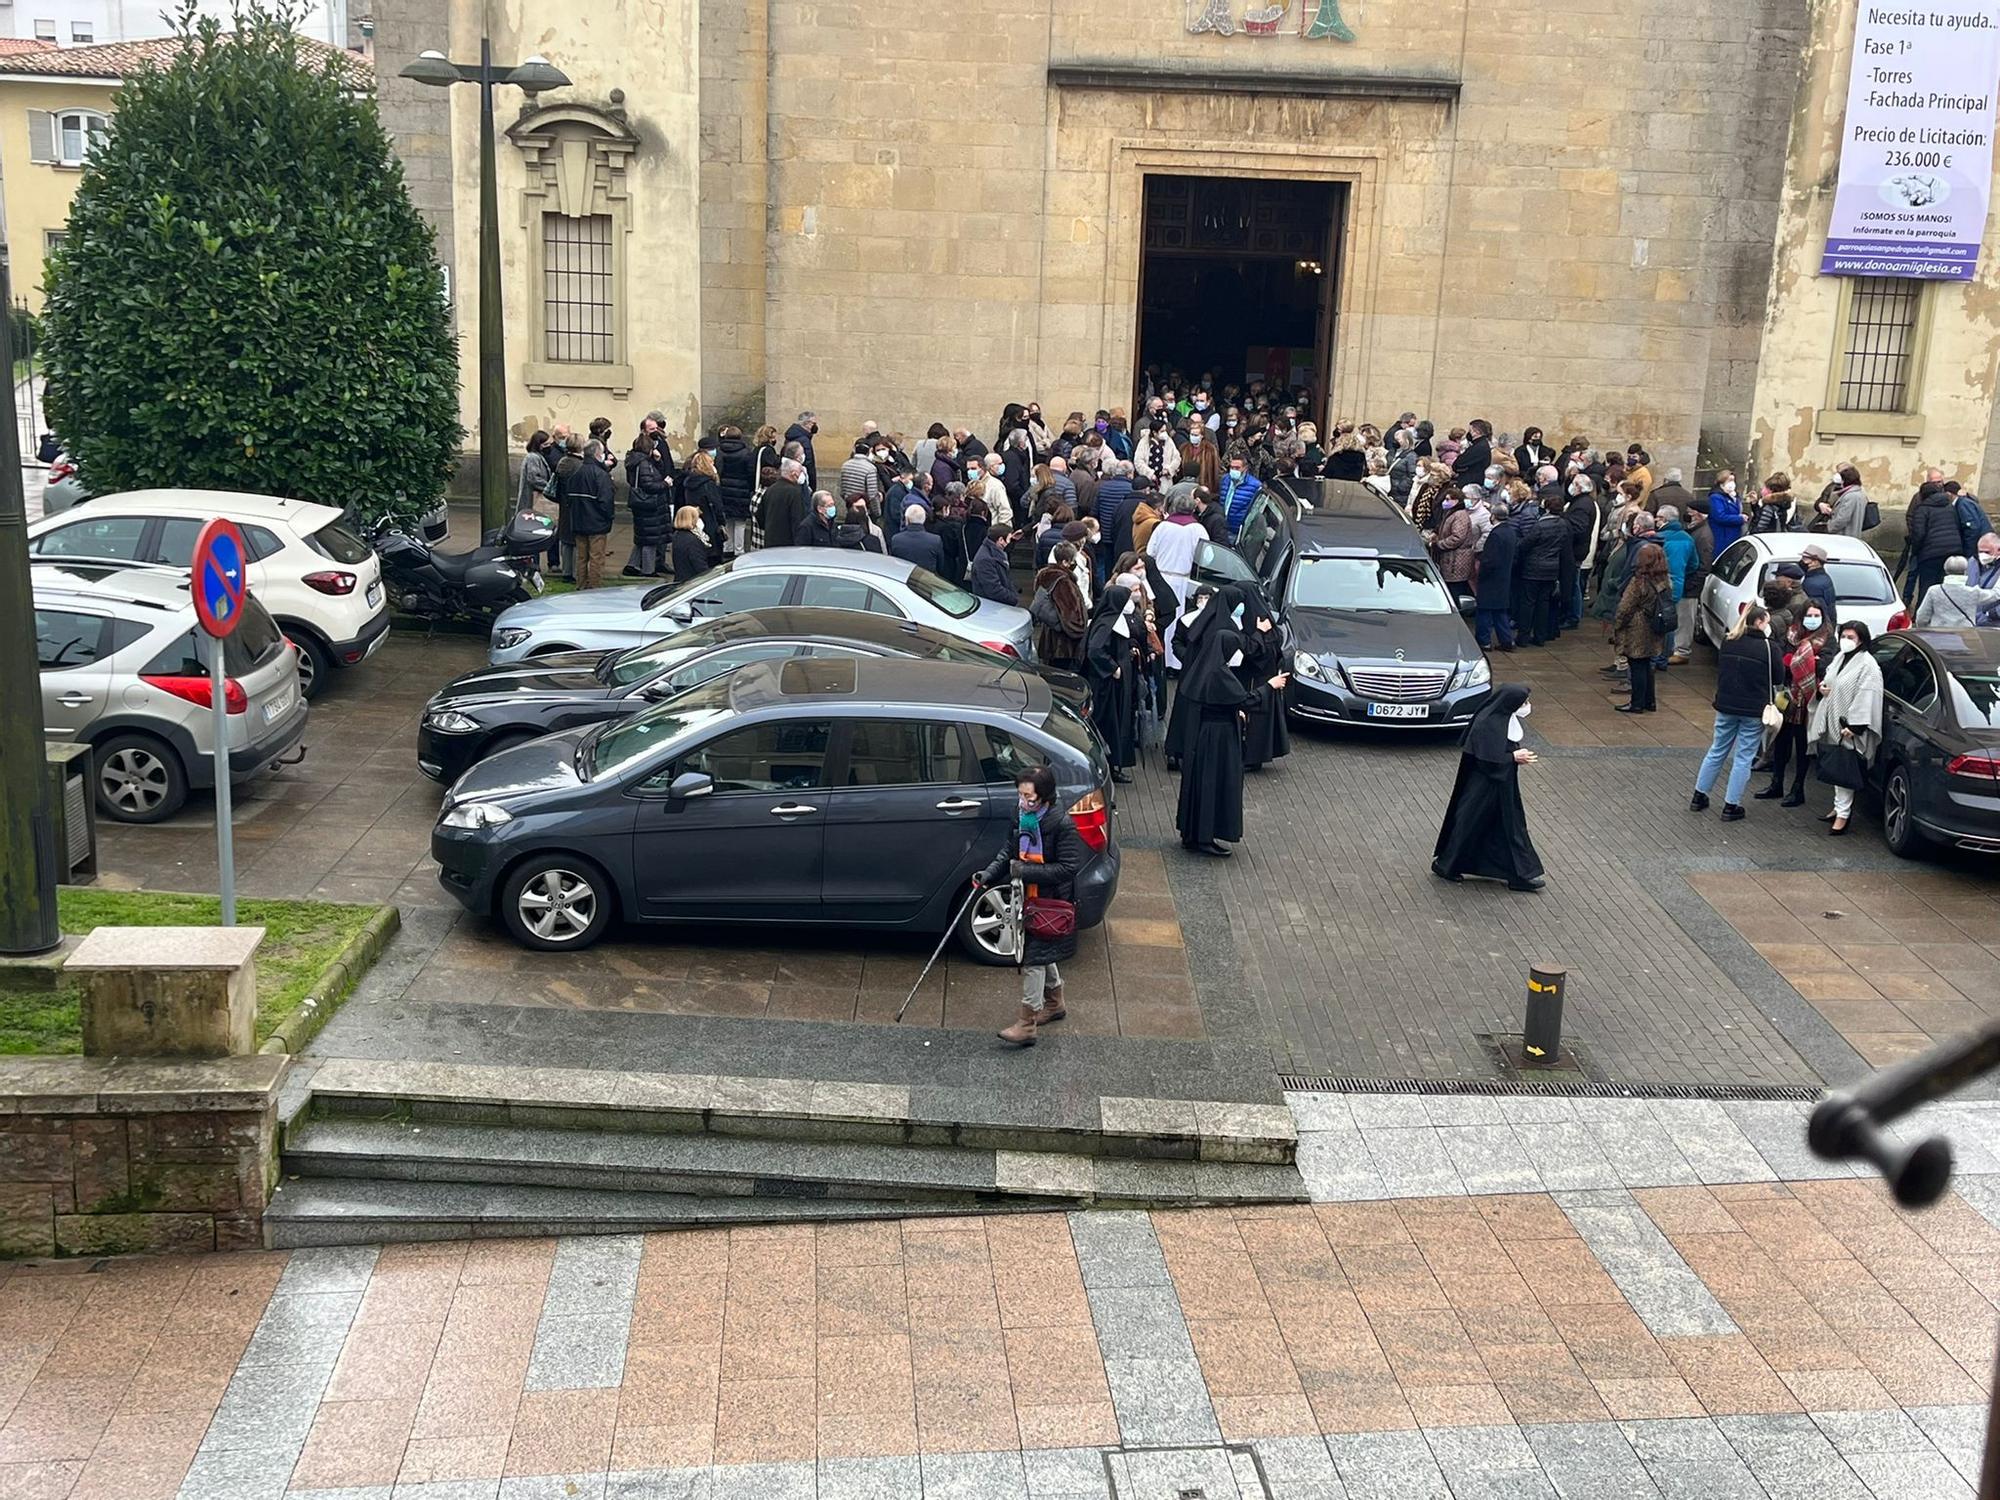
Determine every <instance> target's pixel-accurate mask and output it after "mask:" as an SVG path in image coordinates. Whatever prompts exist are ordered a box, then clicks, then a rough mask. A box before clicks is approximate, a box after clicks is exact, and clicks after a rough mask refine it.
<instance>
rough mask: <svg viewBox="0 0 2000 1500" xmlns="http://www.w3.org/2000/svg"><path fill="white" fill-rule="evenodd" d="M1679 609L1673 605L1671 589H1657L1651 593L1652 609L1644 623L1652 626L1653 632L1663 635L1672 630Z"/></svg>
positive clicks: (1677, 618)
mask: <svg viewBox="0 0 2000 1500" xmlns="http://www.w3.org/2000/svg"><path fill="white" fill-rule="evenodd" d="M1679 614H1680V612H1679V610H1678V609H1677V608H1676V607H1675V605H1674V601H1673V597H1672V590H1670V589H1658V590H1656V591H1655V592H1654V594H1653V611H1652V613H1651V614H1650V615H1649V616H1647V620H1646V623H1647V624H1649V625H1651V626H1652V627H1653V634H1654V635H1658V636H1665V635H1668V634H1670V633H1671V632H1672V631H1673V628H1674V626H1675V624H1676V623H1678V620H1679Z"/></svg>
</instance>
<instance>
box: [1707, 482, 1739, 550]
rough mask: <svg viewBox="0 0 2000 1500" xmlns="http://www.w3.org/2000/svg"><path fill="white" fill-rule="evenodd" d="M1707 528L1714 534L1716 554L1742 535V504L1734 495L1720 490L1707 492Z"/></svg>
mask: <svg viewBox="0 0 2000 1500" xmlns="http://www.w3.org/2000/svg"><path fill="white" fill-rule="evenodd" d="M1708 529H1709V531H1710V532H1711V533H1713V534H1714V536H1715V550H1716V554H1717V555H1718V556H1720V555H1721V552H1722V549H1723V548H1724V547H1727V546H1729V545H1730V544H1731V543H1733V542H1734V541H1735V540H1736V539H1737V538H1738V537H1740V536H1742V535H1743V506H1742V504H1741V503H1740V502H1739V501H1738V500H1737V498H1736V497H1735V496H1734V495H1725V494H1723V493H1722V491H1721V490H1710V491H1709V492H1708Z"/></svg>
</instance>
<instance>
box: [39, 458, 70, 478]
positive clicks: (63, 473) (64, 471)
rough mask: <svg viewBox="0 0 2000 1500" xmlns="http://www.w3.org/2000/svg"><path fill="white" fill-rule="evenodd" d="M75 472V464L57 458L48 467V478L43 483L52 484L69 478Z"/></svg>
mask: <svg viewBox="0 0 2000 1500" xmlns="http://www.w3.org/2000/svg"><path fill="white" fill-rule="evenodd" d="M75 472H76V465H75V464H73V463H70V462H68V461H67V460H65V459H60V458H59V459H57V460H56V461H55V462H54V463H52V464H50V465H49V477H48V479H47V480H46V481H45V483H48V484H54V483H56V481H58V480H61V479H67V478H69V476H70V475H72V474H74V473H75Z"/></svg>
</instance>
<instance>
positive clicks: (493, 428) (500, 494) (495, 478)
mask: <svg viewBox="0 0 2000 1500" xmlns="http://www.w3.org/2000/svg"><path fill="white" fill-rule="evenodd" d="M493 82H494V79H493V43H492V42H491V41H490V40H488V39H487V38H486V37H481V38H480V39H479V525H480V530H481V532H482V534H483V533H485V532H487V531H491V530H493V529H495V528H496V527H500V526H505V525H506V524H507V511H508V504H509V498H510V497H509V496H508V493H507V356H506V350H507V325H506V322H505V320H504V319H503V317H502V316H501V306H500V187H499V180H498V179H499V167H498V164H497V163H496V162H495V161H494V143H493Z"/></svg>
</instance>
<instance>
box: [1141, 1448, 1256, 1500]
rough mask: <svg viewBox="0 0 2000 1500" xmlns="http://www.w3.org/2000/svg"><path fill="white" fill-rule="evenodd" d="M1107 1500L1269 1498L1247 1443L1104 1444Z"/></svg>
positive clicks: (1248, 1499) (1252, 1452)
mask: <svg viewBox="0 0 2000 1500" xmlns="http://www.w3.org/2000/svg"><path fill="white" fill-rule="evenodd" d="M1104 1472H1105V1474H1106V1476H1107V1477H1108V1478H1109V1479H1110V1482H1111V1500H1275V1497H1274V1496H1273V1495H1272V1493H1271V1481H1270V1480H1269V1479H1267V1478H1266V1477H1265V1475H1264V1465H1263V1463H1262V1462H1261V1461H1260V1460H1259V1459H1258V1457H1257V1455H1256V1453H1255V1452H1254V1451H1253V1450H1252V1449H1251V1447H1250V1445H1249V1444H1248V1443H1201V1444H1194V1445H1188V1446H1172V1447H1159V1448H1145V1447H1125V1448H1107V1449H1105V1450H1104Z"/></svg>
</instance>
